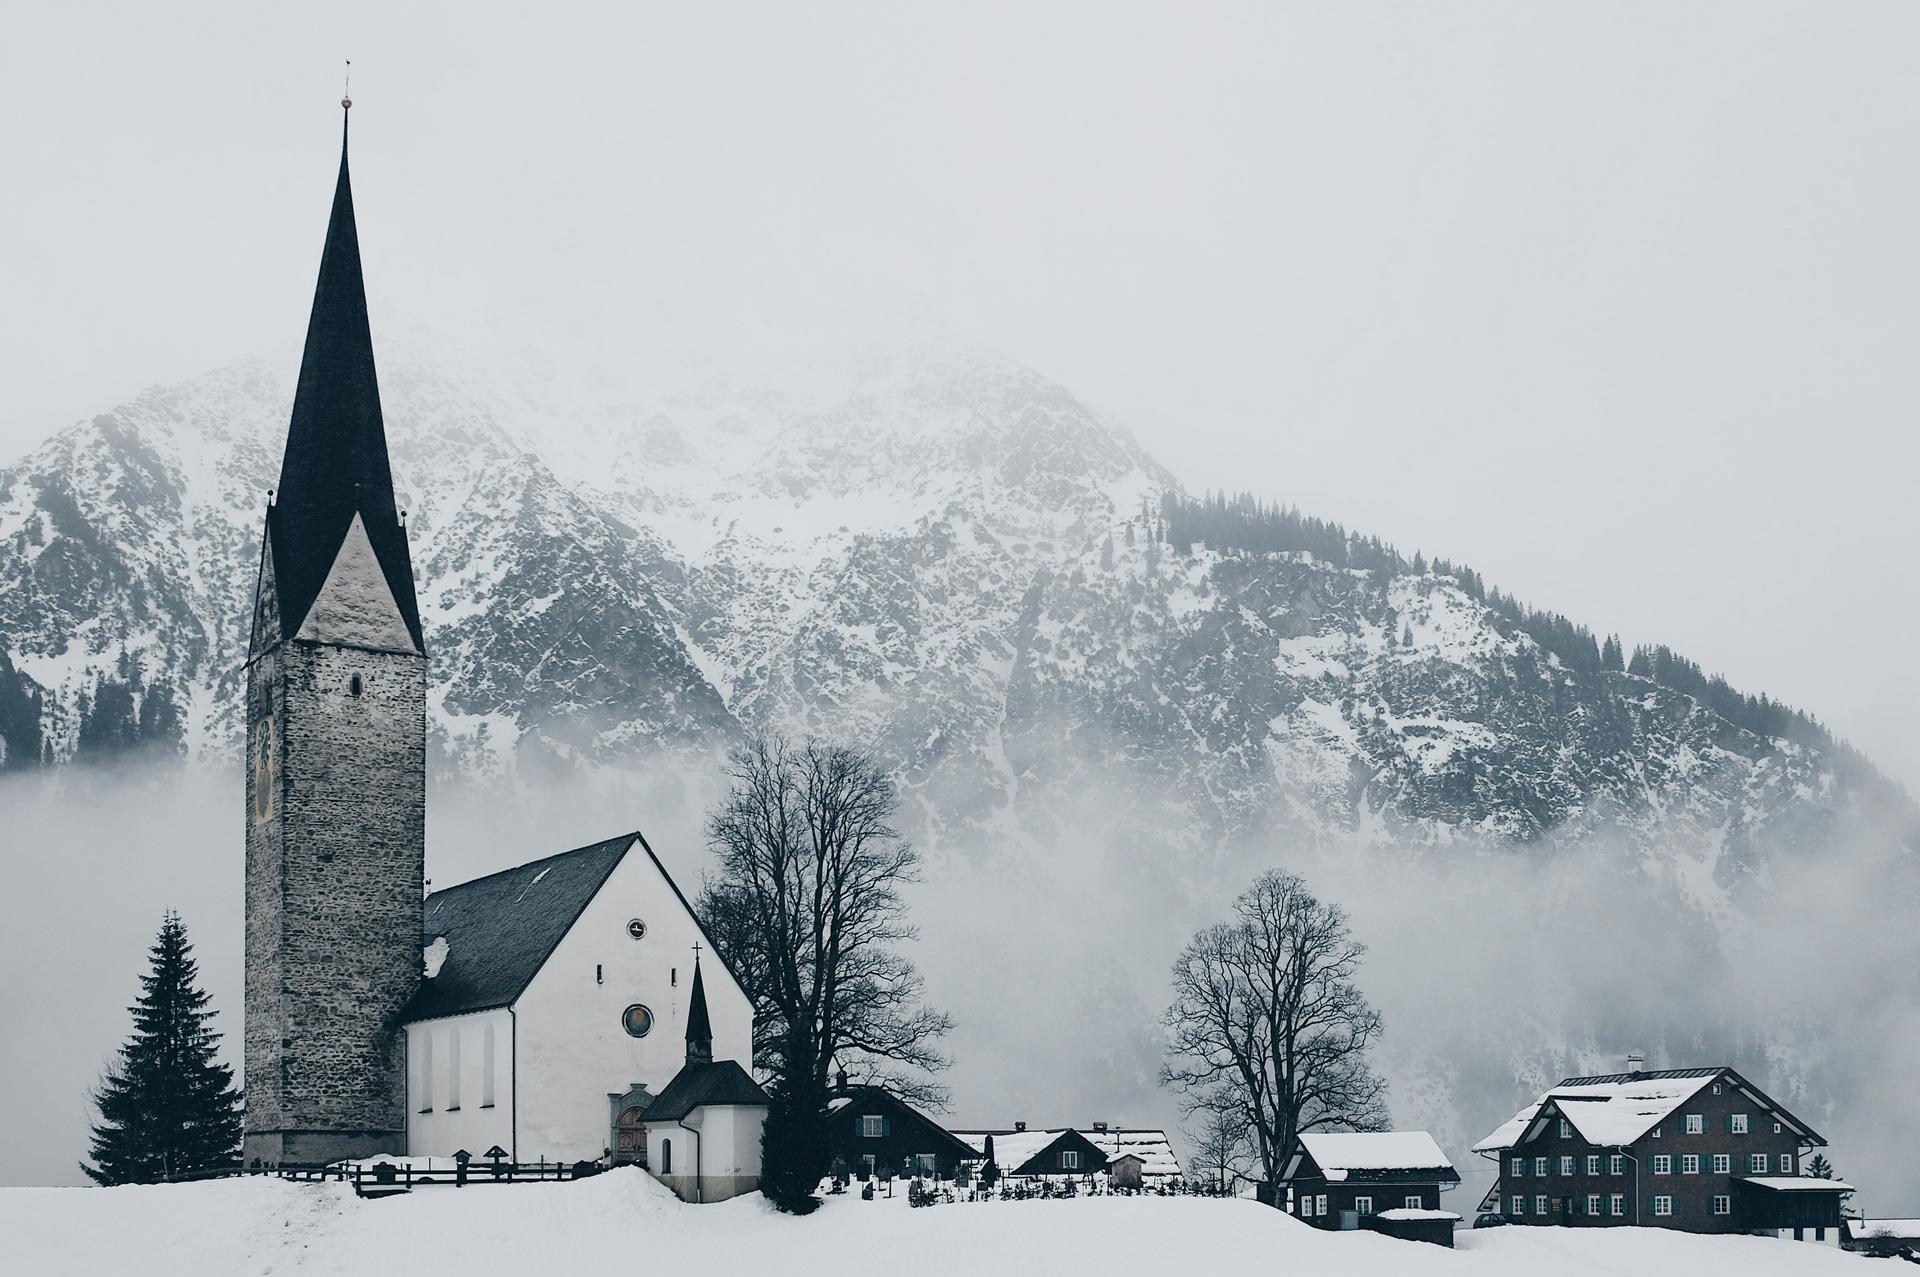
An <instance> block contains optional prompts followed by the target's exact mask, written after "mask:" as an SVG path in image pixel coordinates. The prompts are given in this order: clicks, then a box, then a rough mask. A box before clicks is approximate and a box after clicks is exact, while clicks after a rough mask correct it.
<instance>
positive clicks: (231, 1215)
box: [0, 1171, 1884, 1277]
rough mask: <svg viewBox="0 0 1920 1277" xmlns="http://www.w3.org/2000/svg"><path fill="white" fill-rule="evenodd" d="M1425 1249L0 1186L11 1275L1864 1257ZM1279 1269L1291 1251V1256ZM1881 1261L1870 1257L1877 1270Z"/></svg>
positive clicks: (1351, 1242) (1409, 1267) (983, 1214)
mask: <svg viewBox="0 0 1920 1277" xmlns="http://www.w3.org/2000/svg"><path fill="white" fill-rule="evenodd" d="M1460 1244H1461V1249H1459V1250H1455V1251H1446V1250H1442V1249H1441V1248H1439V1247H1436V1246H1423V1245H1419V1244H1416V1243H1411V1242H1398V1241H1393V1240H1390V1239H1388V1238H1385V1237H1381V1236H1378V1235H1375V1234H1371V1233H1322V1232H1316V1231H1314V1230H1313V1229H1310V1228H1308V1227H1306V1226H1305V1225H1304V1224H1301V1223H1299V1222H1297V1221H1295V1220H1292V1219H1289V1218H1288V1217H1287V1216H1285V1215H1283V1214H1280V1213H1279V1212H1277V1211H1273V1210H1269V1209H1267V1208H1265V1207H1262V1206H1257V1205H1255V1204H1253V1203H1251V1202H1246V1201H1228V1200H1213V1199H1207V1198H1154V1197H1149V1198H1112V1197H1106V1198H1093V1199H1082V1200H1074V1201H1032V1202H992V1203H980V1204H970V1205H961V1204H955V1205H947V1206H936V1207H933V1208H931V1209H927V1210H910V1209H908V1208H907V1206H906V1203H905V1200H904V1198H896V1199H895V1200H894V1201H891V1202H886V1201H881V1202H862V1201H860V1200H859V1199H858V1198H857V1197H852V1196H848V1197H842V1198H835V1199H831V1200H829V1202H828V1203H827V1205H826V1206H825V1207H823V1208H822V1209H821V1211H820V1212H819V1213H817V1214H815V1215H813V1216H811V1217H809V1218H807V1219H793V1218H788V1217H783V1216H779V1215H775V1214H773V1213H772V1212H770V1211H768V1210H767V1209H766V1207H765V1206H764V1204H763V1203H762V1200H761V1199H760V1198H759V1197H757V1196H750V1197H745V1198H740V1199H737V1200H735V1201H731V1202H726V1203H722V1204H720V1205H716V1206H684V1205H682V1204H681V1203H679V1202H678V1201H676V1200H674V1198H673V1197H672V1196H671V1195H669V1194H668V1193H667V1192H666V1190H664V1189H662V1188H661V1187H660V1186H659V1185H658V1184H656V1183H655V1182H654V1181H653V1180H651V1179H649V1178H648V1177H647V1176H646V1175H644V1174H643V1173H641V1172H638V1171H619V1172H615V1173H612V1174H608V1175H602V1176H599V1177H597V1178H595V1179H590V1180H585V1181H582V1182H580V1183H577V1184H521V1185H513V1186H499V1185H493V1186H475V1187H471V1188H467V1189H451V1188H447V1189H435V1190H421V1191H419V1192H416V1193H414V1194H412V1195H410V1196H405V1197H395V1198H389V1199H387V1200H384V1201H360V1200H358V1199H356V1198H355V1197H354V1196H353V1192H352V1190H351V1189H350V1188H347V1187H345V1186H343V1185H338V1184H325V1185H315V1184H290V1183H283V1182H280V1181H277V1180H268V1179H247V1180H224V1181H218V1182H214V1183H206V1184H194V1185H169V1186H164V1187H153V1188H116V1189H90V1188H8V1189H0V1269H3V1270H4V1271H6V1272H7V1273H9V1274H20V1277H53V1275H55V1274H76V1275H79V1274H84V1275H86V1277H103V1275H105V1274H115V1273H139V1274H141V1277H173V1275H174V1274H181V1275H183V1277H184V1275H187V1274H191V1275H192V1277H225V1275H226V1274H249V1275H260V1274H268V1273H273V1274H278V1275H280V1277H286V1275H288V1274H311V1275H321V1274H330V1273H341V1274H349V1273H351V1274H366V1273H387V1272H395V1273H435V1272H446V1273H465V1274H478V1273H510V1272H525V1273H543V1272H630V1271H655V1272H682V1273H696V1272H704V1273H717V1274H735V1273H738V1274H749V1273H753V1272H756V1271H766V1270H775V1271H778V1272H780V1273H782V1274H783V1277H816V1275H817V1277H847V1275H848V1274H860V1273H869V1272H870V1273H876V1274H880V1273H884V1274H889V1275H891V1274H895V1273H899V1272H901V1271H911V1272H913V1273H915V1274H916V1275H917V1277H941V1275H943V1274H949V1273H951V1274H954V1275H955V1277H960V1275H962V1274H964V1275H965V1277H979V1274H982V1273H994V1274H1001V1275H1003V1277H1021V1275H1023V1274H1027V1273H1036V1274H1041V1273H1062V1272H1086V1273H1092V1272H1107V1273H1114V1272H1128V1273H1174V1272H1186V1273H1216V1272H1217V1273H1233V1274H1240V1273H1245V1272H1256V1271H1258V1272H1283V1271H1289V1270H1292V1271H1320V1272H1329V1273H1340V1274H1342V1275H1343V1277H1422V1275H1423V1274H1429V1273H1433V1274H1487V1275H1488V1277H1509V1275H1510V1277H1555V1275H1556V1274H1573V1275H1575V1277H1590V1275H1595V1274H1616V1273H1617V1274H1633V1277H1650V1275H1653V1277H1657V1275H1659V1274H1666V1273H1685V1274H1687V1277H1713V1275H1714V1274H1719V1273H1726V1274H1739V1277H1820V1274H1823V1273H1842V1274H1845V1273H1855V1272H1863V1273H1864V1272H1868V1271H1877V1270H1871V1269H1869V1270H1862V1269H1861V1268H1860V1265H1861V1264H1863V1263H1867V1262H1869V1261H1867V1260H1863V1259H1860V1258H1858V1257H1855V1256H1852V1255H1845V1254H1842V1253H1840V1252H1839V1251H1836V1250H1831V1249H1828V1248H1825V1247H1819V1246H1813V1245H1806V1244H1795V1243H1793V1242H1784V1241H1772V1240H1766V1239H1759V1238H1749V1237H1719V1238H1708V1237H1690V1236H1686V1235H1684V1234H1679V1233H1666V1232H1659V1231H1655V1230H1651V1229H1646V1230H1642V1229H1625V1228H1622V1229H1607V1230H1593V1231H1584V1230H1582V1231H1576V1230H1571V1229H1557V1228H1500V1229H1490V1230H1485V1231H1482V1232H1479V1233H1471V1232H1468V1233H1462V1234H1461V1235H1460ZM1296 1266H1298V1267H1296ZM1882 1267H1884V1265H1882Z"/></svg>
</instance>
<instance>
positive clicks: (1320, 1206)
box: [1313, 1193, 1327, 1215]
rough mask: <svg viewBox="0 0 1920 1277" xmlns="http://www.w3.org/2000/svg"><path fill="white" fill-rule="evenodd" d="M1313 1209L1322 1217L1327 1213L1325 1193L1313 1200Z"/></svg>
mask: <svg viewBox="0 0 1920 1277" xmlns="http://www.w3.org/2000/svg"><path fill="white" fill-rule="evenodd" d="M1313 1209H1314V1210H1315V1211H1316V1212H1318V1213H1319V1214H1322V1215H1324V1214H1326V1213H1327V1195H1326V1194H1325V1193H1322V1194H1320V1195H1319V1196H1318V1197H1316V1198H1314V1199H1313Z"/></svg>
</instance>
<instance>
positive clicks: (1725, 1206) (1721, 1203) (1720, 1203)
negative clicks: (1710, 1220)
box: [1713, 1193, 1733, 1215]
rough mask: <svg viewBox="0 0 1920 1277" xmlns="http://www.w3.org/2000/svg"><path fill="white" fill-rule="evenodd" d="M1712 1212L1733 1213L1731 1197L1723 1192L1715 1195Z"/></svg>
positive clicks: (1718, 1213)
mask: <svg viewBox="0 0 1920 1277" xmlns="http://www.w3.org/2000/svg"><path fill="white" fill-rule="evenodd" d="M1713 1213H1714V1214H1716V1215H1731V1214H1733V1199H1732V1198H1731V1197H1728V1196H1726V1195H1725V1194H1724V1193H1722V1194H1718V1195H1716V1196H1715V1197H1714V1199H1713Z"/></svg>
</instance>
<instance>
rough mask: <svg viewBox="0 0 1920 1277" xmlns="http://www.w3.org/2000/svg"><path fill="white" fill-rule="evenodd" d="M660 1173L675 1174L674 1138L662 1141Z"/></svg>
mask: <svg viewBox="0 0 1920 1277" xmlns="http://www.w3.org/2000/svg"><path fill="white" fill-rule="evenodd" d="M660 1173H661V1174H662V1175H671V1174H673V1141H672V1140H661V1141H660Z"/></svg>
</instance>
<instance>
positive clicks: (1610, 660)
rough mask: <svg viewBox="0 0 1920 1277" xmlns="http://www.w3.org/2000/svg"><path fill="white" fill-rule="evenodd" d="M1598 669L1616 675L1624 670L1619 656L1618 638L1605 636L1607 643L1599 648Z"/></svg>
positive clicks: (1610, 635)
mask: <svg viewBox="0 0 1920 1277" xmlns="http://www.w3.org/2000/svg"><path fill="white" fill-rule="evenodd" d="M1600 667H1601V668H1602V669H1604V670H1607V671H1609V672H1610V673H1614V674H1618V673H1620V672H1621V671H1622V670H1624V669H1625V668H1626V663H1625V661H1624V660H1623V659H1622V658H1621V655H1620V636H1619V635H1618V634H1609V635H1607V641H1606V643H1604V644H1603V645H1602V646H1601V648H1600Z"/></svg>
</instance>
